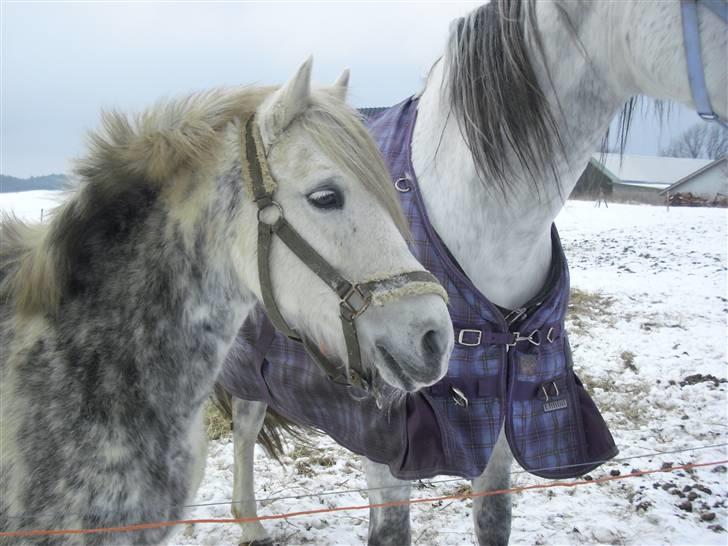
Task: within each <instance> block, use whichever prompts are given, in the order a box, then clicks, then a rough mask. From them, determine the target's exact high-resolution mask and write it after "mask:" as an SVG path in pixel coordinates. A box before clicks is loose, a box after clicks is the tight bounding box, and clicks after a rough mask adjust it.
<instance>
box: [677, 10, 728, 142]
mask: <svg viewBox="0 0 728 546" xmlns="http://www.w3.org/2000/svg"><path fill="white" fill-rule="evenodd" d="M698 2H700V3H701V4H702V5H703V6H705V7H706V8H708V9H710V11H712V12H713V13H715V14H716V15H717V16H718V17H720V18H721V19H722V20H723V22H724V23H727V24H728V4H727V3H726V2H725V1H724V0H681V9H682V27H683V39H684V42H685V57H686V59H687V63H688V79H689V80H690V91H691V93H692V95H693V102H694V103H695V108H696V110H697V111H698V115H699V116H700V117H701V118H703V119H704V120H707V121H715V122H717V123H719V124H721V125H722V126H723V127H725V128H726V129H728V123H726V122H725V121H724V120H722V119H720V116H719V115H718V114H716V113H715V111H714V110H713V107H712V106H711V105H710V98H709V96H708V87H707V86H706V85H705V71H704V70H703V59H702V55H701V52H700V29H699V28H698Z"/></svg>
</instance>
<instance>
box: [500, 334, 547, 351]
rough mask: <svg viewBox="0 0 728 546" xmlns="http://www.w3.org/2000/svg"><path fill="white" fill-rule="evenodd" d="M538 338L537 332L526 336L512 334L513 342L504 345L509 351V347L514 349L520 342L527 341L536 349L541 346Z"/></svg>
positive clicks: (539, 335)
mask: <svg viewBox="0 0 728 546" xmlns="http://www.w3.org/2000/svg"><path fill="white" fill-rule="evenodd" d="M537 334H538V336H537V337H534V336H536V335H537ZM540 337H541V334H540V332H539V331H538V330H534V331H533V332H531V333H530V334H528V335H527V336H522V335H521V332H513V340H512V341H511V342H510V343H506V348H507V349H509V348H511V347H515V346H516V345H517V344H518V343H520V342H521V341H528V342H529V343H530V344H532V345H535V346H536V347H538V346H539V345H541V339H540Z"/></svg>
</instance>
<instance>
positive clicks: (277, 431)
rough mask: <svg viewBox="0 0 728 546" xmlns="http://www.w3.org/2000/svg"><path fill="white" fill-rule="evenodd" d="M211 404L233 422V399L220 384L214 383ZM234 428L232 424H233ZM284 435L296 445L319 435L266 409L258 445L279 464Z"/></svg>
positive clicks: (305, 442)
mask: <svg viewBox="0 0 728 546" xmlns="http://www.w3.org/2000/svg"><path fill="white" fill-rule="evenodd" d="M211 398H212V403H213V404H214V405H215V407H216V408H217V409H218V410H219V411H220V413H222V414H223V415H224V416H225V417H226V418H227V419H229V420H230V421H231V422H233V397H232V395H231V394H230V393H229V392H228V391H227V390H225V387H223V386H222V385H221V384H220V383H215V388H214V389H213V391H212V397H211ZM233 426H234V423H233ZM284 434H287V435H289V436H290V437H291V438H292V439H293V441H294V442H295V443H297V444H303V445H306V446H310V445H311V438H312V437H313V436H315V435H318V434H320V433H319V432H318V431H317V430H315V429H313V428H311V427H306V426H304V425H299V424H297V423H294V422H293V421H291V420H290V419H287V418H285V417H284V416H283V415H281V414H280V413H278V412H277V411H275V410H274V409H272V408H271V407H270V406H268V408H267V409H266V412H265V419H264V420H263V426H262V427H261V429H260V432H259V433H258V443H259V444H260V445H261V446H263V449H264V450H265V452H266V453H267V454H268V456H269V457H271V458H272V459H275V460H276V461H278V462H281V457H282V456H283V455H284V442H283V440H284V436H283V435H284Z"/></svg>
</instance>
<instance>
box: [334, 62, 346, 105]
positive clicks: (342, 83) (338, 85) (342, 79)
mask: <svg viewBox="0 0 728 546" xmlns="http://www.w3.org/2000/svg"><path fill="white" fill-rule="evenodd" d="M349 75H350V72H349V69H348V68H345V69H344V71H343V72H342V73H341V74H340V75H339V77H338V78H336V81H335V82H334V85H333V87H332V88H331V93H333V94H334V96H335V97H337V98H338V99H341V100H342V101H345V100H346V93H347V91H349Z"/></svg>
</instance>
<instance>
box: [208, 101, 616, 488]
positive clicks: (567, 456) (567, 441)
mask: <svg viewBox="0 0 728 546" xmlns="http://www.w3.org/2000/svg"><path fill="white" fill-rule="evenodd" d="M416 115H417V101H416V99H408V100H406V101H404V102H402V103H400V104H398V105H396V106H393V107H391V108H388V109H385V110H384V111H379V112H377V113H375V114H374V115H372V116H371V117H370V118H369V119H368V124H369V129H370V132H371V133H372V136H373V137H374V139H375V140H376V141H377V143H378V144H379V147H380V150H381V152H382V154H383V156H384V158H385V161H386V163H387V164H388V166H389V169H390V172H391V175H392V179H393V181H394V183H395V184H396V187H397V189H398V191H399V192H400V193H399V195H400V196H401V202H402V207H403V210H404V212H405V214H406V215H407V218H408V220H409V223H410V227H411V230H412V234H413V242H412V251H413V253H414V254H415V256H416V257H417V258H418V259H419V260H420V262H421V263H422V264H423V265H424V266H425V267H426V268H427V269H428V270H429V271H430V272H431V273H433V274H434V275H435V276H436V277H437V278H438V279H439V280H440V282H441V283H442V285H443V286H444V287H445V289H446V290H447V292H448V294H449V297H450V303H449V309H450V315H451V317H452V321H453V326H454V328H455V339H456V345H455V349H454V351H453V354H452V358H451V360H450V365H449V369H448V372H447V375H446V376H445V377H444V378H443V379H442V380H441V381H440V382H438V383H437V384H435V385H433V386H432V387H430V388H427V389H424V390H423V391H421V392H418V393H414V394H409V395H408V396H407V398H406V400H405V402H404V403H403V404H401V405H399V406H396V407H393V408H391V409H390V410H389V411H382V410H380V409H378V408H377V406H376V403H375V401H374V400H373V398H371V397H367V396H362V397H357V396H351V394H352V393H351V391H350V389H352V388H353V387H346V386H341V385H337V384H334V383H332V382H331V381H329V380H328V379H327V378H326V376H325V375H324V373H323V372H322V371H321V370H320V369H319V368H318V367H317V366H316V364H314V363H313V362H312V361H311V360H310V359H309V358H308V357H307V355H306V352H305V351H304V349H303V347H302V346H301V345H300V344H299V343H296V342H294V341H291V340H289V339H287V338H286V337H285V336H284V335H282V334H279V333H277V332H275V331H274V329H273V327H272V326H271V324H270V323H269V322H268V321H267V319H265V317H264V316H262V311H259V316H257V317H255V318H253V319H251V320H248V322H246V324H245V325H243V327H242V328H241V330H240V334H239V336H238V339H237V341H236V348H235V350H233V351H231V353H230V356H229V357H228V359H227V361H226V364H225V366H224V369H223V371H222V373H221V375H220V377H219V381H220V383H221V384H222V385H223V387H225V388H226V389H227V390H228V391H229V392H230V393H231V394H233V395H234V396H237V397H239V398H243V399H247V400H258V401H263V402H266V403H267V404H268V405H269V406H271V407H272V408H274V409H275V410H276V411H277V412H279V413H280V414H282V415H283V416H285V417H287V418H288V419H290V420H292V421H294V422H297V423H300V424H303V425H308V426H313V427H316V428H318V429H321V430H323V431H324V432H326V433H327V434H329V435H330V436H331V437H333V438H334V439H335V440H336V441H337V442H339V443H340V444H341V445H343V446H345V447H347V448H349V449H350V450H352V451H354V452H355V453H358V454H361V455H365V456H367V457H368V458H369V459H371V460H373V461H376V462H379V463H383V464H387V465H388V466H389V468H390V470H391V471H392V474H393V475H394V476H396V477H398V478H400V479H423V478H429V477H432V476H436V475H440V474H448V475H457V476H462V477H465V478H474V477H477V476H479V475H480V474H482V472H483V471H484V469H485V467H486V465H487V464H488V460H489V458H490V456H491V453H492V451H493V447H494V445H495V442H496V440H497V438H498V435H499V433H500V430H501V427H503V426H505V432H506V435H507V438H508V442H509V445H510V447H511V450H512V452H513V455H514V456H515V458H516V460H517V461H518V462H519V464H520V465H521V466H522V467H523V468H524V469H526V470H528V471H529V472H531V473H533V474H536V475H539V476H542V477H546V478H567V477H574V476H579V475H581V474H584V473H586V472H588V471H590V470H592V469H594V468H596V467H597V466H599V465H600V464H601V463H602V462H604V461H605V460H607V459H610V458H612V457H614V456H615V455H616V454H617V448H616V446H615V444H614V440H613V439H612V436H611V434H610V433H609V430H608V428H607V426H606V424H605V422H604V420H603V419H602V417H601V415H600V414H599V411H598V410H597V408H596V406H595V405H594V402H593V401H592V400H591V398H589V395H588V394H587V392H586V391H585V389H584V388H583V386H582V384H581V382H580V381H579V379H578V378H577V377H576V375H575V374H574V372H573V364H572V359H571V350H570V348H569V344H568V339H567V336H566V332H565V331H564V318H565V315H566V309H567V304H568V299H569V272H568V267H567V263H566V258H565V257H564V253H563V250H562V248H561V243H560V241H559V237H558V234H557V232H556V229H555V228H553V229H552V241H553V263H552V267H551V273H550V276H549V277H550V278H549V280H548V282H547V284H546V286H545V287H544V290H543V291H542V293H541V294H539V295H538V296H537V297H536V298H535V299H534V300H533V301H532V302H529V303H528V304H527V305H526V306H524V308H522V309H519V310H517V312H510V313H508V311H504V310H501V309H499V308H497V307H496V306H495V305H493V304H492V303H491V302H489V301H488V300H487V299H486V298H485V296H483V294H481V293H480V292H479V291H478V290H477V288H476V287H475V286H474V285H473V284H472V283H471V282H470V280H469V279H468V278H467V276H466V275H465V274H464V273H463V272H462V270H461V269H460V267H459V266H458V265H457V263H456V262H455V260H454V258H453V257H452V256H451V254H450V253H449V251H448V250H447V248H446V247H445V246H444V244H443V243H442V241H441V240H440V238H439V237H438V235H437V233H436V232H435V231H434V229H433V228H432V226H431V225H430V223H429V221H428V219H427V211H426V210H425V207H424V203H423V201H422V198H421V196H420V193H419V189H418V186H417V181H416V179H415V177H414V170H413V168H412V165H411V162H410V143H411V136H412V129H413V127H414V123H415V119H416Z"/></svg>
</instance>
